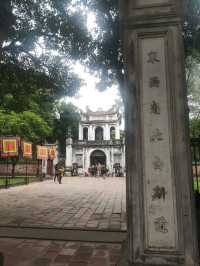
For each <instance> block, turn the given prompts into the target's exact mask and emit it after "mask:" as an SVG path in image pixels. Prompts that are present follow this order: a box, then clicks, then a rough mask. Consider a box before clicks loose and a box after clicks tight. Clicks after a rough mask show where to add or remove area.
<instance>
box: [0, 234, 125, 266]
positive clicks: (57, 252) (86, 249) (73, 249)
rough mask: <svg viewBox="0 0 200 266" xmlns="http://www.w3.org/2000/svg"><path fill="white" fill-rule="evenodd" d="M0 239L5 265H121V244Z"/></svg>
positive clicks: (0, 248)
mask: <svg viewBox="0 0 200 266" xmlns="http://www.w3.org/2000/svg"><path fill="white" fill-rule="evenodd" d="M0 240H1V241H0V252H1V254H3V256H4V265H3V266H118V265H119V261H120V256H121V245H120V244H102V243H87V242H86V243H82V242H61V241H46V240H31V239H30V240H23V239H6V238H2V239H0ZM0 265H1V264H0ZM1 266H2V265H1Z"/></svg>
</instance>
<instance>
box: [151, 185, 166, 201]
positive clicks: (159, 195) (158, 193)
mask: <svg viewBox="0 0 200 266" xmlns="http://www.w3.org/2000/svg"><path fill="white" fill-rule="evenodd" d="M165 196H166V190H165V187H160V186H156V187H154V189H153V194H152V200H156V199H163V200H165Z"/></svg>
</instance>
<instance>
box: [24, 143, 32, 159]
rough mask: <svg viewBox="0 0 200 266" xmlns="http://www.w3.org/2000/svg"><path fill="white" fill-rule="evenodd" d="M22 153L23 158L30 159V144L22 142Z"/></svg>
mask: <svg viewBox="0 0 200 266" xmlns="http://www.w3.org/2000/svg"><path fill="white" fill-rule="evenodd" d="M22 151H23V157H24V158H32V143H30V142H25V141H23V143H22Z"/></svg>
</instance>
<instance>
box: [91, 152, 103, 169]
mask: <svg viewBox="0 0 200 266" xmlns="http://www.w3.org/2000/svg"><path fill="white" fill-rule="evenodd" d="M99 163H100V164H101V165H104V166H106V154H105V153H104V152H103V151H101V150H95V151H93V152H92V153H91V155H90V165H91V166H92V165H97V164H99Z"/></svg>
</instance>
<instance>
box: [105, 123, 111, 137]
mask: <svg viewBox="0 0 200 266" xmlns="http://www.w3.org/2000/svg"><path fill="white" fill-rule="evenodd" d="M104 132H105V133H104V136H105V137H104V140H110V127H109V125H108V124H105V126H104Z"/></svg>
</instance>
